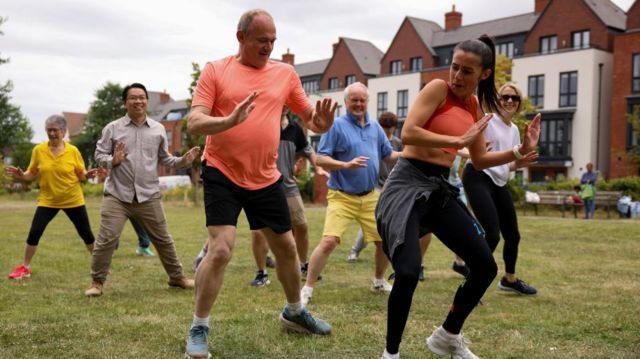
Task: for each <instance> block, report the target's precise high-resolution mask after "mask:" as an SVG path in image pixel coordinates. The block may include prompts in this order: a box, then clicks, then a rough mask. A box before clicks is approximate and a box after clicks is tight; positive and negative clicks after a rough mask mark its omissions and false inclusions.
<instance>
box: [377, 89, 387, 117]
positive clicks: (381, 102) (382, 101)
mask: <svg viewBox="0 0 640 359" xmlns="http://www.w3.org/2000/svg"><path fill="white" fill-rule="evenodd" d="M387 97H388V96H387V93H386V92H378V104H377V110H378V111H377V116H378V118H379V117H380V114H382V113H383V112H385V111H387Z"/></svg>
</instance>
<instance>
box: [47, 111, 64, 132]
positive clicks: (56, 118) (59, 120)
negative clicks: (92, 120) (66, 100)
mask: <svg viewBox="0 0 640 359" xmlns="http://www.w3.org/2000/svg"><path fill="white" fill-rule="evenodd" d="M49 125H58V126H59V127H60V129H61V130H62V132H65V131H67V120H65V119H64V117H62V116H60V115H51V116H49V117H47V119H46V120H45V121H44V126H45V128H46V127H47V126H49Z"/></svg>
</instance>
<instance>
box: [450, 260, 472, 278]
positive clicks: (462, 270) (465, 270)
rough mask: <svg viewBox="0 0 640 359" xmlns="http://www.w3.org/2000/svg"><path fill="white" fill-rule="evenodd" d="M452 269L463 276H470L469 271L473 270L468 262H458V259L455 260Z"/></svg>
mask: <svg viewBox="0 0 640 359" xmlns="http://www.w3.org/2000/svg"><path fill="white" fill-rule="evenodd" d="M451 269H453V271H454V272H456V273H458V274H460V275H462V276H463V277H466V276H468V275H469V272H470V271H471V270H470V269H469V267H468V266H467V264H466V263H465V264H458V262H456V261H454V262H453V266H452V267H451Z"/></svg>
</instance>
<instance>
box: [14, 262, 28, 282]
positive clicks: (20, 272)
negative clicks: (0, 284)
mask: <svg viewBox="0 0 640 359" xmlns="http://www.w3.org/2000/svg"><path fill="white" fill-rule="evenodd" d="M29 277H31V270H29V268H27V267H25V266H24V264H21V265H19V266H17V267H16V269H14V270H13V272H11V274H9V279H22V278H29Z"/></svg>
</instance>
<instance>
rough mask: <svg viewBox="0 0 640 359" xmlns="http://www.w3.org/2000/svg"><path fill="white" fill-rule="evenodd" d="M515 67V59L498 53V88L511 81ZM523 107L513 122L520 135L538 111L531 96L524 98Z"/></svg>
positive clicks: (520, 86) (520, 85) (519, 85)
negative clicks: (512, 70)
mask: <svg viewBox="0 0 640 359" xmlns="http://www.w3.org/2000/svg"><path fill="white" fill-rule="evenodd" d="M512 68H513V61H511V59H509V58H508V57H506V56H504V55H502V54H498V55H497V56H496V76H495V78H496V88H498V89H499V88H500V87H501V86H502V85H504V84H506V83H508V82H511V69H512ZM516 85H517V86H518V87H519V88H520V90H522V86H523V85H522V84H516ZM521 101H522V109H521V111H520V113H518V114H517V115H516V116H514V118H513V123H515V124H516V126H518V130H519V131H520V136H522V135H523V134H524V126H525V125H526V124H527V123H528V122H529V120H531V119H533V116H534V115H535V114H536V113H537V109H536V107H535V106H533V105H532V104H531V102H529V98H527V97H523V98H522V100H521Z"/></svg>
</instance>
